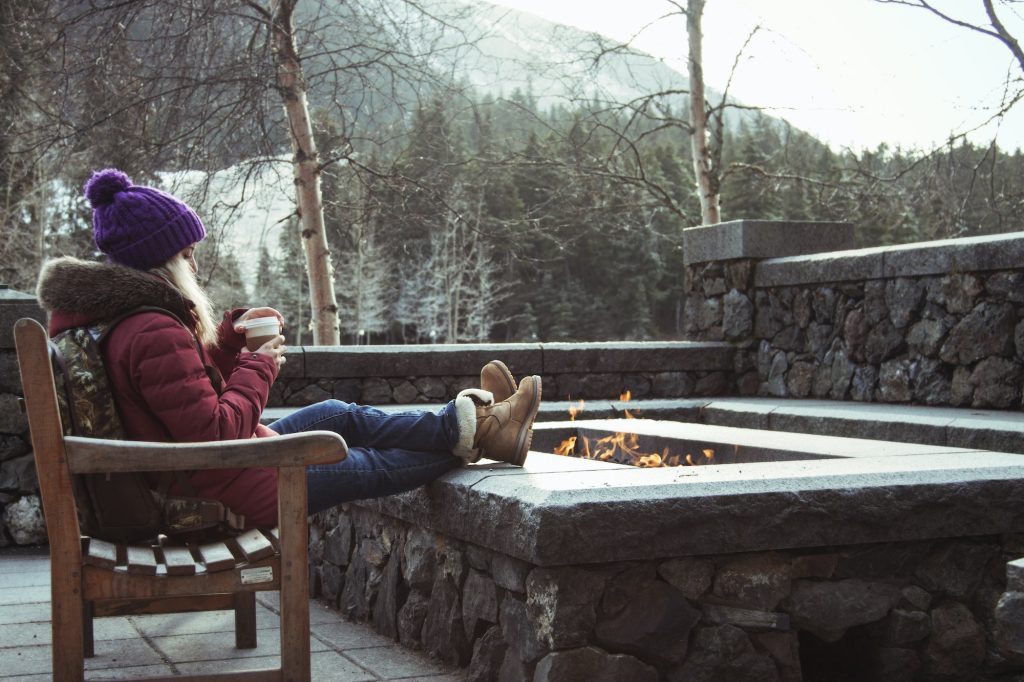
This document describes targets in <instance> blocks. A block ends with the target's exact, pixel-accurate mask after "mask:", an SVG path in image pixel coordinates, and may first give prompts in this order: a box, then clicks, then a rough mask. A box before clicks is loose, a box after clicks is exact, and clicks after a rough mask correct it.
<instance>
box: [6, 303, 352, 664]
mask: <svg viewBox="0 0 1024 682" xmlns="http://www.w3.org/2000/svg"><path fill="white" fill-rule="evenodd" d="M14 336H15V344H16V347H17V351H18V364H19V366H20V368H21V381H22V388H23V390H24V394H25V405H26V411H27V413H28V421H29V429H30V432H31V437H32V449H33V453H34V456H35V461H36V470H37V474H38V478H39V487H40V493H41V495H42V500H43V510H44V512H45V515H46V532H47V537H48V539H49V543H50V570H51V609H52V628H53V676H54V679H55V680H58V681H59V682H64V681H65V680H67V681H72V680H82V679H84V658H85V657H86V656H90V655H92V653H93V638H92V619H93V618H94V617H101V616H113V615H128V614H140V613H177V612H189V611H208V610H219V609H233V610H234V611H235V627H236V629H235V643H236V645H237V646H238V647H240V648H252V647H255V646H256V605H255V592H259V591H265V590H279V591H280V593H281V666H280V667H279V668H273V669H263V670H254V671H247V672H244V673H243V672H232V673H219V674H218V673H213V674H201V675H194V676H188V677H181V676H176V677H167V678H164V677H155V678H152V677H151V678H122V679H134V680H141V679H148V680H164V679H166V680H182V679H190V680H210V681H212V680H244V681H247V682H270V681H271V680H275V681H277V680H296V681H308V680H309V679H310V662H309V569H308V565H307V543H308V536H307V533H308V526H307V516H306V466H307V465H310V464H327V463H332V462H337V461H340V460H341V459H344V457H345V455H346V453H347V449H346V446H345V442H344V440H342V439H341V437H340V436H338V435H337V434H334V433H331V432H328V431H311V432H307V433H302V434H292V435H288V436H278V437H275V438H255V439H244V440H234V441H222V442H214V443H181V444H178V443H150V442H137V441H133V442H129V441H114V440H102V439H95V438H82V437H78V436H64V432H63V430H62V428H61V421H60V413H59V411H58V407H57V394H56V390H55V388H54V382H53V368H52V365H51V362H50V356H49V352H48V349H47V336H46V332H45V330H44V329H43V328H42V327H41V326H40V325H39V323H38V322H36V321H34V320H30V319H22V320H19V321H18V322H17V323H16V324H15V328H14ZM245 467H277V468H278V471H279V475H278V523H279V526H278V528H279V531H278V530H272V531H263V530H252V531H248V532H246V533H244V534H243V535H240V536H238V537H236V538H232V539H230V540H226V541H224V542H214V543H208V544H193V545H189V544H175V543H172V542H169V541H168V540H167V539H166V538H165V537H161V538H158V541H157V542H155V543H154V544H130V545H121V544H114V543H110V542H106V541H104V540H100V539H97V538H88V537H83V536H82V535H81V533H80V531H79V525H78V517H77V512H76V509H75V496H74V493H73V486H72V477H73V476H74V475H76V474H87V473H107V472H110V473H114V472H121V471H172V470H197V469H230V468H245Z"/></svg>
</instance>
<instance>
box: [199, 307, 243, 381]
mask: <svg viewBox="0 0 1024 682" xmlns="http://www.w3.org/2000/svg"><path fill="white" fill-rule="evenodd" d="M246 310H247V308H235V309H234V310H228V311H226V312H225V313H224V317H223V318H222V319H221V321H220V324H219V325H218V326H217V345H216V346H214V347H213V348H207V349H206V354H207V355H208V356H209V357H210V359H211V360H213V364H215V365H217V369H218V370H220V375H221V376H222V377H225V378H226V377H230V376H231V373H232V372H234V371H235V364H236V363H237V362H238V354H239V353H240V352H241V351H242V350H243V349H244V348H245V334H239V333H238V332H236V331H235V320H237V319H238V318H239V316H241V314H242V313H244V312H245V311H246Z"/></svg>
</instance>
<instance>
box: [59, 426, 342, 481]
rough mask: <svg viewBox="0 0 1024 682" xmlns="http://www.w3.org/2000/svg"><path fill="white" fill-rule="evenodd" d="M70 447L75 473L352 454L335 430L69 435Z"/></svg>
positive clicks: (290, 461) (233, 465)
mask: <svg viewBox="0 0 1024 682" xmlns="http://www.w3.org/2000/svg"><path fill="white" fill-rule="evenodd" d="M64 450H65V452H66V453H67V457H68V468H69V469H70V470H71V473H74V474H105V473H118V472H126V471H178V470H184V471H188V470H193V469H247V468H253V467H290V466H305V465H309V464H331V463H333V462H340V461H341V460H343V459H345V457H346V455H347V454H348V447H347V446H346V445H345V441H344V439H343V438H342V437H341V436H339V435H338V434H336V433H334V432H332V431H307V432H305V433H293V434H289V435H286V436H274V437H270V438H245V439H240V440H225V441H215V442H205V443H154V442H149V441H126V440H107V439H103V438H83V437H81V436H65V438H64Z"/></svg>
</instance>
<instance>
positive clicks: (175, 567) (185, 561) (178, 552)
mask: <svg viewBox="0 0 1024 682" xmlns="http://www.w3.org/2000/svg"><path fill="white" fill-rule="evenodd" d="M160 555H161V558H162V559H163V562H164V565H166V566H167V575H195V574H196V562H195V559H193V558H192V552H190V551H188V548H187V547H180V546H175V545H167V546H164V547H161V548H160Z"/></svg>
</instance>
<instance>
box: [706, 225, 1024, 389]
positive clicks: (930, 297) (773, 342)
mask: <svg viewBox="0 0 1024 682" xmlns="http://www.w3.org/2000/svg"><path fill="white" fill-rule="evenodd" d="M1022 263H1024V233H1016V234H1014V235H1000V236H998V237H994V238H978V239H967V240H950V241H947V242H935V243H931V244H919V245H913V246H912V247H899V248H893V249H864V250H862V251H850V252H839V253H833V254H825V255H816V256H806V257H790V258H779V259H768V260H762V261H756V260H752V259H733V260H729V261H724V262H723V261H716V262H707V263H691V264H689V265H688V266H687V272H686V288H687V306H686V310H687V320H686V332H687V336H688V337H690V338H694V339H704V340H726V341H729V342H732V343H735V344H736V345H737V347H738V349H739V352H738V354H737V359H736V367H735V370H736V377H737V378H736V381H737V389H738V391H739V393H740V394H741V395H767V396H776V397H793V398H808V397H809V398H828V399H834V400H857V401H865V402H884V403H916V404H923V405H949V406H957V407H961V406H963V407H976V408H996V409H1020V407H1021V405H1022V402H1021V398H1022V396H1021V380H1022V378H1024V266H1022Z"/></svg>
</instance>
